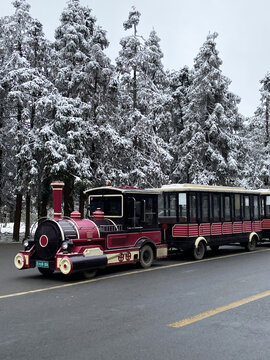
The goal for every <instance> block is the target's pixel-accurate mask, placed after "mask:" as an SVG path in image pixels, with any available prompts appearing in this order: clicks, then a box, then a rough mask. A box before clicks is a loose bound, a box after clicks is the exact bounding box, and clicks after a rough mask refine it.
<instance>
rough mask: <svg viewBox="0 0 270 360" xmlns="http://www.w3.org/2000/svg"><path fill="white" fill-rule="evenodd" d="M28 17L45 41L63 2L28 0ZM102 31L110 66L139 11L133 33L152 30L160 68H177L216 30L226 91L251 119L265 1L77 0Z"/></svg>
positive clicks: (264, 40) (269, 5) (3, 6)
mask: <svg viewBox="0 0 270 360" xmlns="http://www.w3.org/2000/svg"><path fill="white" fill-rule="evenodd" d="M28 3H29V4H30V5H31V10H30V12H31V15H32V16H33V17H34V18H37V19H38V20H39V21H40V22H41V23H42V24H43V27H44V32H45V35H46V36H47V38H49V39H50V40H53V38H54V31H55V29H56V27H57V26H58V25H59V18H60V14H61V12H62V10H63V8H64V7H65V6H66V3H67V1H66V0H28ZM81 4H83V5H88V6H89V7H90V8H91V9H92V10H93V14H94V15H95V16H96V18H97V24H98V25H100V26H102V28H103V29H104V30H106V31H107V37H108V40H109V41H110V46H109V49H108V50H107V51H106V53H107V54H108V56H109V57H110V58H111V60H112V61H113V62H114V60H115V58H116V57H117V55H118V51H119V49H120V45H119V41H120V39H121V38H122V37H123V36H126V35H128V34H130V32H128V31H124V29H123V25H122V24H123V22H124V21H125V20H127V18H128V13H129V11H130V9H131V6H133V5H134V6H135V7H136V8H137V10H139V11H140V13H141V21H140V24H139V27H138V33H140V34H141V35H142V36H144V37H145V38H147V37H148V35H149V33H150V31H151V30H152V29H155V30H156V32H157V34H158V36H159V37H160V39H161V43H160V45H161V49H162V51H163V54H164V61H163V63H164V66H165V68H167V69H175V70H178V69H180V68H182V67H183V66H184V65H187V66H189V67H192V65H193V59H194V58H195V56H196V55H197V53H198V51H199V48H200V47H201V46H202V44H203V42H204V41H205V39H206V36H207V34H208V33H209V31H210V32H213V31H216V32H217V33H218V34H219V36H218V38H217V39H216V41H217V49H218V51H219V55H220V57H221V59H222V61H223V65H222V71H223V74H224V75H226V76H227V77H229V78H230V80H231V81H232V83H231V86H230V90H231V91H232V92H234V93H235V94H237V95H238V96H240V97H241V99H242V101H241V103H240V106H239V109H240V111H241V112H242V114H243V115H246V116H250V115H253V113H254V111H255V110H256V107H257V105H258V104H259V99H260V94H259V88H260V83H259V81H260V80H261V79H262V78H263V77H264V76H265V74H266V73H267V72H268V71H270V43H269V35H270V16H269V15H270V1H269V0H81ZM12 13H13V6H12V4H11V0H0V16H5V15H10V14H12Z"/></svg>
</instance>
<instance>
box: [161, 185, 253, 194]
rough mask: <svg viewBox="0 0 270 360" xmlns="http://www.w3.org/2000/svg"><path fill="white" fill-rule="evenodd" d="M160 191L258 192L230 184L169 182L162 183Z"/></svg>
mask: <svg viewBox="0 0 270 360" xmlns="http://www.w3.org/2000/svg"><path fill="white" fill-rule="evenodd" d="M159 190H160V191H161V192H175V191H182V192H183V191H201V192H223V193H224V192H225V193H226V192H227V193H247V194H259V193H260V191H258V190H247V189H245V188H243V187H232V186H214V185H199V184H171V185H163V186H162V187H161V188H160V189H159Z"/></svg>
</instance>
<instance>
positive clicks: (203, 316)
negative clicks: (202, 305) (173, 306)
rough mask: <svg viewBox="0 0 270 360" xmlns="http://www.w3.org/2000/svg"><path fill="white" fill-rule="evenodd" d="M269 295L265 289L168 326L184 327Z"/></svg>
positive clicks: (268, 291)
mask: <svg viewBox="0 0 270 360" xmlns="http://www.w3.org/2000/svg"><path fill="white" fill-rule="evenodd" d="M267 296H270V290H267V291H264V292H262V293H260V294H256V295H252V296H250V297H247V298H245V299H242V300H238V301H234V302H232V303H230V304H228V305H225V306H220V307H218V308H215V309H212V310H208V311H205V312H202V313H200V314H198V315H195V316H191V317H189V318H186V319H183V320H180V321H177V322H175V323H172V324H169V325H168V326H170V327H174V328H180V327H183V326H186V325H190V324H192V323H195V322H197V321H200V320H203V319H206V318H209V317H211V316H214V315H217V314H220V313H222V312H224V311H227V310H231V309H235V308H237V307H239V306H242V305H245V304H248V303H250V302H252V301H256V300H259V299H262V298H265V297H267Z"/></svg>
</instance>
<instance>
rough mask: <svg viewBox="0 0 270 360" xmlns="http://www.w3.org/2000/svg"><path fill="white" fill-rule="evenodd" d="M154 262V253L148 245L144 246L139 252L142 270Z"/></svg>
mask: <svg viewBox="0 0 270 360" xmlns="http://www.w3.org/2000/svg"><path fill="white" fill-rule="evenodd" d="M153 261H154V252H153V249H152V248H151V246H150V245H144V246H143V247H142V248H141V251H140V265H141V267H142V268H144V269H147V268H149V267H150V266H151V265H152V264H153Z"/></svg>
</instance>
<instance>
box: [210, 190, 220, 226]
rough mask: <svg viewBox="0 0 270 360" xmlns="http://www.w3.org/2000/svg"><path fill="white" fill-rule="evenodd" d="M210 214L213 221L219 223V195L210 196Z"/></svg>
mask: <svg viewBox="0 0 270 360" xmlns="http://www.w3.org/2000/svg"><path fill="white" fill-rule="evenodd" d="M212 198H213V200H212V204H213V209H212V214H213V221H220V194H213V195H212Z"/></svg>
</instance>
